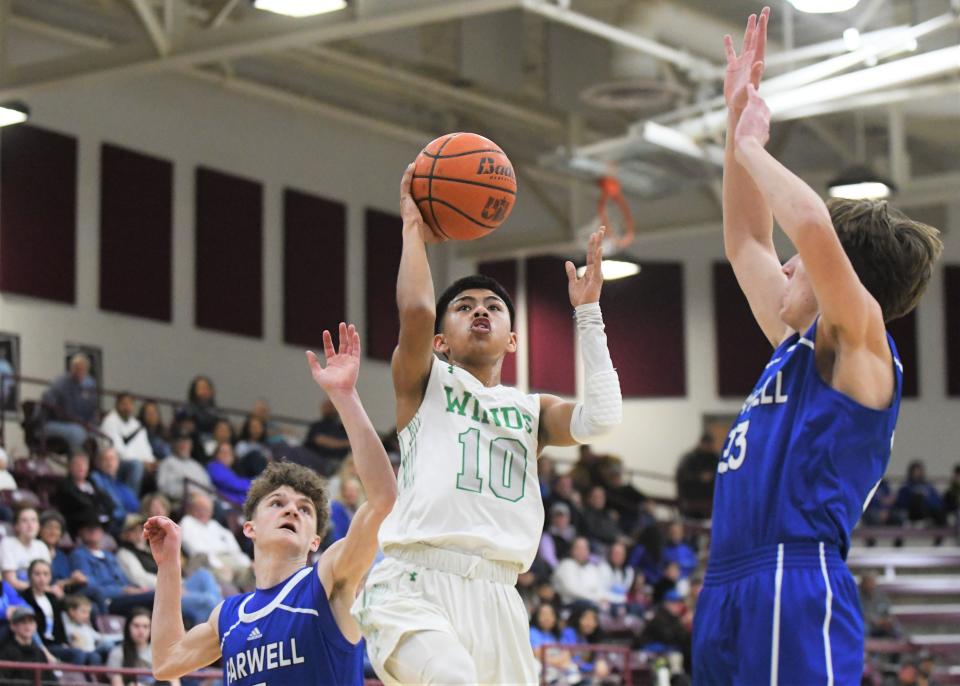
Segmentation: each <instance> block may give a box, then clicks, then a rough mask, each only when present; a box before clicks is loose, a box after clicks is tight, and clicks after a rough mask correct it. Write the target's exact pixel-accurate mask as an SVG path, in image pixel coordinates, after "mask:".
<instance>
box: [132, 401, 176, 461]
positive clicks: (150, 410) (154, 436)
mask: <svg viewBox="0 0 960 686" xmlns="http://www.w3.org/2000/svg"><path fill="white" fill-rule="evenodd" d="M137 419H139V420H140V423H141V424H142V425H143V428H144V430H145V431H146V432H147V441H149V443H150V450H151V451H153V456H154V457H155V458H156V459H158V460H162V459H163V458H165V457H166V456H167V455H169V454H170V453H171V452H172V450H171V448H170V435H169V434H168V433H167V429H166V427H165V426H164V425H163V418H162V417H161V416H160V406H159V405H157V401H156V400H144V401H143V404H142V405H140V414H138V415H137Z"/></svg>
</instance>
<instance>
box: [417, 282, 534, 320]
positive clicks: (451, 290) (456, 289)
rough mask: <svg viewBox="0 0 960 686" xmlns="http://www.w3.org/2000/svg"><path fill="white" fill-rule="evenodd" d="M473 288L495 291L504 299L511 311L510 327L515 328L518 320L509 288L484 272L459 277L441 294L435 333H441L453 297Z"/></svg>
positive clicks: (508, 309)
mask: <svg viewBox="0 0 960 686" xmlns="http://www.w3.org/2000/svg"><path fill="white" fill-rule="evenodd" d="M473 289H483V290H487V291H493V292H494V293H495V294H496V295H497V297H499V298H500V299H501V300H503V302H504V303H505V304H506V306H507V312H509V313H510V328H511V329H512V328H513V323H514V321H516V313H515V311H514V309H513V300H511V299H510V294H509V293H507V289H506V288H504V287H503V286H501V285H500V283H499V282H498V281H497V280H496V279H492V278H490V277H489V276H483V275H482V274H474V275H473V276H465V277H463V278H462V279H457V280H456V281H454V282H453V283H452V284H450V285H449V286H448V287H447V289H446V290H445V291H444V292H443V293H441V294H440V297H439V298H438V299H437V312H436V320H435V321H434V325H433V332H434V333H440V332H441V331H442V330H443V317H444V315H445V314H446V313H447V308H448V307H449V306H450V303H451V302H452V301H453V299H454V298H456V297H457V296H458V295H459V294H460V293H463V292H464V291H469V290H473Z"/></svg>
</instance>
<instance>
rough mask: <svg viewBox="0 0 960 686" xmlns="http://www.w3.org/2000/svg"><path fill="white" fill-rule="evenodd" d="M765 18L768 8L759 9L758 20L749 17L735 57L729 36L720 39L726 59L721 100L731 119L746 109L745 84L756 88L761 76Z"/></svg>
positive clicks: (768, 12) (768, 16)
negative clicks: (729, 112) (730, 114)
mask: <svg viewBox="0 0 960 686" xmlns="http://www.w3.org/2000/svg"><path fill="white" fill-rule="evenodd" d="M769 18H770V8H769V7H764V8H763V10H762V11H761V12H760V17H759V19H758V18H757V15H755V14H751V15H750V18H749V19H748V20H747V30H746V31H745V32H744V34H743V46H742V47H741V50H740V54H739V55H738V54H737V51H736V50H735V49H734V47H733V38H731V37H730V35H729V34H728V35H726V36H724V37H723V48H724V51H725V52H726V55H727V72H726V75H725V76H724V79H723V97H724V99H725V100H726V101H727V107H729V108H730V111H731V112H732V113H733V114H734V115H737V116H739V114H740V113H741V112H743V109H744V108H745V107H746V106H747V84H753V87H754V88H759V87H760V77H762V76H763V69H764V60H765V59H766V51H767V20H768V19H769Z"/></svg>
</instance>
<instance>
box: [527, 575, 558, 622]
mask: <svg viewBox="0 0 960 686" xmlns="http://www.w3.org/2000/svg"><path fill="white" fill-rule="evenodd" d="M533 592H534V594H535V595H536V600H535V603H534V604H536V605H551V606H553V609H554V611H555V612H557V613H558V614H559V612H560V596H559V595H557V589H556V588H554V586H553V583H551V581H550V579H539V580H538V581H537V582H536V584H535V585H534V587H533Z"/></svg>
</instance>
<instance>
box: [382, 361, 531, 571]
mask: <svg viewBox="0 0 960 686" xmlns="http://www.w3.org/2000/svg"><path fill="white" fill-rule="evenodd" d="M539 422H540V396H539V395H526V394H524V393H521V392H520V391H518V390H517V389H515V388H511V387H507V386H496V387H494V388H487V387H485V386H484V385H483V384H482V383H480V381H479V380H478V379H477V378H476V377H474V376H473V375H472V374H470V373H469V372H467V371H465V370H464V369H461V368H460V367H456V366H454V365H451V364H448V363H446V362H444V361H442V360H440V359H434V361H433V366H432V368H431V369H430V380H429V381H428V382H427V390H426V391H425V393H424V395H423V402H422V403H421V405H420V409H419V410H417V414H416V415H415V416H414V418H413V419H412V420H410V423H409V424H408V425H407V426H406V427H404V429H403V431H401V432H400V434H399V437H400V453H401V456H402V462H401V464H400V472H399V474H398V475H397V481H398V487H399V494H398V497H397V502H396V505H395V506H394V508H393V511H392V512H391V513H390V515H389V516H388V517H387V519H386V520H385V521H384V522H383V524H382V525H381V527H380V547H381V548H382V549H383V551H384V552H385V553H387V554H389V553H390V548H391V547H392V546H402V545H406V544H411V543H424V544H427V545H431V546H436V547H439V548H446V549H448V550H454V551H457V552H461V553H468V554H471V555H478V556H480V557H483V558H485V559H488V560H497V561H501V562H507V563H510V564H515V565H517V566H518V567H519V568H520V570H521V571H522V570H526V569H529V567H530V565H531V564H533V559H534V557H535V556H536V554H537V547H538V546H539V544H540V535H541V533H542V532H543V501H542V500H541V498H540V483H539V480H538V479H537V431H538V428H539Z"/></svg>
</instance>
